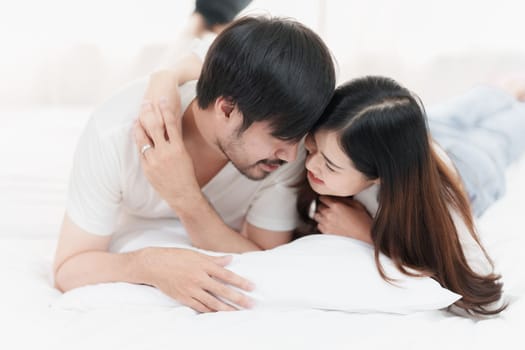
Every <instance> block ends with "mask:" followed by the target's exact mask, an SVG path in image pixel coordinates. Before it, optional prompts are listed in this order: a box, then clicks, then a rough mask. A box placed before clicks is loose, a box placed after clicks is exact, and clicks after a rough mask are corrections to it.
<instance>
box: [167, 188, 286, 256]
mask: <svg viewBox="0 0 525 350" xmlns="http://www.w3.org/2000/svg"><path fill="white" fill-rule="evenodd" d="M193 198H194V199H193V200H191V201H181V200H175V201H172V202H171V204H170V205H171V207H172V209H173V210H174V211H175V212H176V213H177V215H178V216H179V218H180V220H181V222H182V224H183V225H184V228H185V229H186V231H187V232H188V235H189V236H190V239H191V241H192V244H193V245H195V246H197V247H199V248H202V249H207V250H217V251H221V252H236V253H241V252H246V251H253V250H261V249H270V248H274V247H276V246H278V245H281V244H285V243H288V242H289V241H290V240H291V238H292V232H291V231H270V230H265V229H262V228H259V227H256V226H253V225H251V224H249V223H247V225H246V232H245V235H246V237H245V236H244V235H241V234H240V233H239V232H236V231H235V230H232V229H231V228H230V227H229V226H228V225H226V224H225V223H224V221H223V220H222V219H221V217H220V216H219V215H218V214H217V212H216V211H215V210H214V209H213V207H212V206H211V204H210V203H209V202H208V201H207V200H206V198H205V197H204V195H202V192H201V191H199V192H196V193H195V194H194V197H193Z"/></svg>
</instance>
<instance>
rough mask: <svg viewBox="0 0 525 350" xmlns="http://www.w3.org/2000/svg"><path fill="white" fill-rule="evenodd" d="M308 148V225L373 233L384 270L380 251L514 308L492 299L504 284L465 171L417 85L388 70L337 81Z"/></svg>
mask: <svg viewBox="0 0 525 350" xmlns="http://www.w3.org/2000/svg"><path fill="white" fill-rule="evenodd" d="M305 148H306V150H307V153H308V155H307V160H306V169H307V182H305V183H304V184H303V187H302V188H301V192H300V197H299V202H298V208H299V211H300V213H301V215H302V218H303V219H304V220H305V222H308V223H309V224H310V225H309V227H308V226H307V227H306V228H304V227H303V228H302V230H301V231H302V234H301V233H299V235H303V234H305V233H306V234H308V233H312V232H315V231H318V232H321V233H330V234H338V235H343V236H348V237H352V238H355V239H359V240H362V241H365V242H368V243H370V244H372V245H373V246H374V249H375V259H376V264H377V266H378V269H379V272H380V274H381V275H382V277H383V278H385V279H386V280H388V276H387V275H386V274H385V272H384V270H383V269H382V267H381V263H380V260H379V253H383V254H385V255H387V256H388V257H390V258H391V259H392V260H393V262H394V263H395V264H396V266H397V267H398V268H399V269H400V270H401V271H402V272H404V273H406V274H408V275H414V274H416V275H417V274H420V275H425V276H430V277H432V278H434V279H436V280H437V281H438V282H439V283H440V284H441V285H442V286H443V287H445V288H448V289H450V290H451V291H453V292H455V293H458V294H460V295H462V296H463V298H462V299H461V300H459V301H458V302H456V306H457V307H459V308H462V309H464V310H465V311H467V312H470V313H477V314H496V313H498V312H500V311H501V310H503V309H504V308H505V306H499V307H495V308H493V307H491V304H493V303H495V302H496V301H498V300H500V297H501V294H502V284H501V283H500V276H499V275H496V274H494V273H492V271H491V270H492V269H490V267H491V266H492V263H491V262H490V259H489V257H488V255H487V254H486V252H485V250H484V249H483V247H482V246H481V244H480V242H479V239H478V238H477V235H476V230H475V225H474V219H473V215H472V211H471V208H470V204H469V200H468V197H467V195H466V192H465V190H464V188H463V185H462V182H461V179H460V178H459V176H458V174H457V173H456V172H455V170H454V167H453V165H452V163H451V162H450V160H449V159H448V158H447V156H446V154H445V153H444V152H443V151H442V150H441V149H440V148H438V146H437V145H436V144H435V143H434V142H433V141H432V138H431V136H430V133H429V131H428V127H427V122H426V116H425V111H424V109H423V106H422V105H421V103H420V102H419V100H418V98H417V97H416V96H415V95H413V94H412V93H410V92H409V91H408V90H407V89H405V88H403V87H401V86H400V85H398V84H397V83H396V82H395V81H393V80H391V79H387V78H382V77H366V78H361V79H357V80H353V81H350V82H349V83H347V84H344V85H343V86H340V87H339V88H337V89H336V92H335V94H334V97H333V99H332V101H331V102H330V104H329V106H328V107H327V109H326V110H325V112H324V114H323V116H322V117H321V119H320V121H319V122H318V124H317V125H316V127H315V128H314V130H312V132H311V133H310V135H309V136H307V138H306V140H305ZM334 197H335V198H345V201H343V203H342V201H340V200H335V199H334ZM316 198H318V199H319V201H318V204H319V205H318V208H317V210H316V211H315V213H314V212H312V210H311V209H310V206H311V203H312V200H315V199H316ZM352 198H353V199H352ZM360 202H363V203H365V205H366V206H367V209H368V212H370V215H371V216H369V215H368V212H367V211H365V210H364V209H363V208H362V206H361V205H360V204H359V203H360ZM309 212H310V213H309ZM469 240H470V242H469ZM472 241H474V243H475V244H474V245H477V246H478V247H479V249H478V250H479V251H478V252H475V251H472V250H473V249H472V248H473V244H472ZM475 248H476V247H475V246H474V250H475ZM469 253H470V254H469ZM483 258H485V259H486V261H481V260H483ZM487 268H489V269H487ZM414 270H415V271H416V273H414Z"/></svg>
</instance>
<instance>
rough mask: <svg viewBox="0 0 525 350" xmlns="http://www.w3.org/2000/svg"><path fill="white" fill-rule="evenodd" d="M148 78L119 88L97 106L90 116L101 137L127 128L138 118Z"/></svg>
mask: <svg viewBox="0 0 525 350" xmlns="http://www.w3.org/2000/svg"><path fill="white" fill-rule="evenodd" d="M147 85H148V78H141V79H137V80H134V81H132V82H130V83H129V84H127V85H125V86H123V87H122V88H120V89H119V90H118V91H117V92H116V93H114V94H113V95H112V96H111V97H109V98H108V99H106V100H105V101H104V102H102V103H101V104H100V105H98V106H97V107H96V108H95V109H94V110H93V113H92V114H91V122H93V123H94V124H96V127H97V131H98V132H99V133H100V135H101V136H103V135H107V134H112V133H114V132H115V131H118V130H122V129H123V128H126V127H129V126H130V125H131V124H132V123H133V121H134V120H135V119H137V118H138V116H139V112H140V105H141V103H142V100H143V97H144V93H145V91H146V87H147Z"/></svg>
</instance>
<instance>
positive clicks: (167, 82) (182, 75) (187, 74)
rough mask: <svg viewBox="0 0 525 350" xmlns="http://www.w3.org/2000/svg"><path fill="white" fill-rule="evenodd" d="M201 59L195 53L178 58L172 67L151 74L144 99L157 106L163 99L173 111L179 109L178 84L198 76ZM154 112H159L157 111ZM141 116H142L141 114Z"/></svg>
mask: <svg viewBox="0 0 525 350" xmlns="http://www.w3.org/2000/svg"><path fill="white" fill-rule="evenodd" d="M201 68H202V61H201V59H200V58H199V56H197V55H196V54H195V53H190V54H188V55H186V56H184V57H182V58H181V59H180V60H178V61H177V62H176V63H175V65H174V67H173V68H172V69H162V70H158V71H156V72H154V73H153V74H151V76H150V79H149V84H148V87H147V89H146V93H145V94H144V100H145V101H148V102H151V103H152V105H153V106H157V105H158V104H159V102H160V101H161V100H165V102H166V104H167V105H168V107H169V108H170V109H171V110H173V111H180V96H179V86H180V85H183V84H184V83H187V82H189V81H192V80H196V79H198V78H199V76H200V72H201ZM155 113H157V114H160V112H159V111H156V112H155ZM141 117H142V116H141Z"/></svg>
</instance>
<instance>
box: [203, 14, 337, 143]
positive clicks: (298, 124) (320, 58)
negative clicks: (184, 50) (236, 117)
mask: <svg viewBox="0 0 525 350" xmlns="http://www.w3.org/2000/svg"><path fill="white" fill-rule="evenodd" d="M334 88H335V69H334V63H333V60H332V56H331V54H330V51H329V50H328V48H327V47H326V45H325V44H324V42H323V41H322V40H321V38H320V37H319V36H318V35H317V34H315V33H314V32H313V31H312V30H310V29H308V28H306V27H305V26H304V25H302V24H300V23H298V22H296V21H293V20H289V19H282V18H266V17H245V18H241V19H239V20H237V21H235V22H233V23H232V24H231V25H230V26H229V27H227V28H226V29H225V30H224V31H223V32H222V33H221V34H220V35H219V36H218V37H217V38H216V39H215V41H214V42H213V44H212V45H211V47H210V49H209V51H208V54H207V55H206V58H205V60H204V65H203V68H202V73H201V76H200V79H199V81H198V84H197V101H198V104H199V107H200V108H203V109H204V108H208V107H209V105H210V104H211V103H213V102H215V100H216V99H217V98H218V97H220V96H223V97H225V98H229V99H231V100H232V102H233V103H235V104H236V106H237V107H238V108H239V110H240V111H241V113H242V114H243V126H242V128H241V130H240V131H244V130H246V129H247V128H248V127H249V126H250V125H251V124H252V123H253V122H259V121H268V122H270V127H271V128H272V135H273V136H275V137H278V138H280V139H283V140H290V141H297V140H299V139H301V138H302V137H303V136H304V135H305V134H306V133H307V132H308V131H309V130H310V129H311V128H312V126H313V125H314V124H315V123H316V121H317V120H318V119H319V117H320V116H321V114H322V112H323V110H324V108H325V107H326V105H327V104H328V102H329V101H330V98H331V96H332V94H333V92H334Z"/></svg>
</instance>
